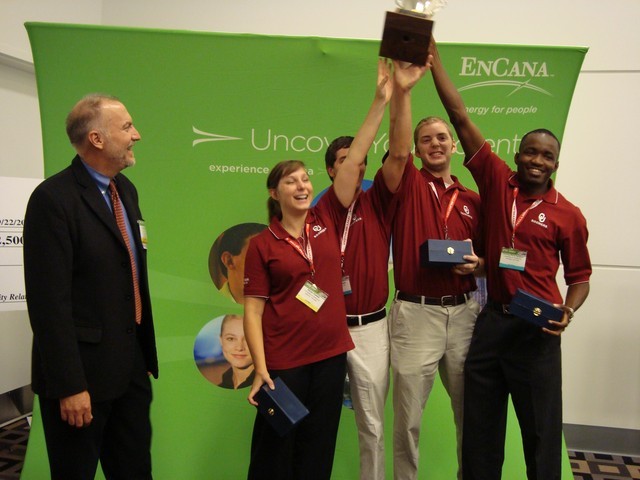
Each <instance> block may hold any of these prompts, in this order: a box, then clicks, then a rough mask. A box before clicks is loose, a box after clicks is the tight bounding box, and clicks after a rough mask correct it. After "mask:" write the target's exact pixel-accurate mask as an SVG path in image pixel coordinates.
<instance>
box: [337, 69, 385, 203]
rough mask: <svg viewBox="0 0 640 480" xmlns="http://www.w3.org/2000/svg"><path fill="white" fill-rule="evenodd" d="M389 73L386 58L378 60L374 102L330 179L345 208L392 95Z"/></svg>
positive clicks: (355, 187) (353, 191)
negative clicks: (342, 161)
mask: <svg viewBox="0 0 640 480" xmlns="http://www.w3.org/2000/svg"><path fill="white" fill-rule="evenodd" d="M390 76H391V73H390V71H389V65H388V63H387V61H386V60H383V59H380V60H378V80H377V83H376V93H375V96H374V98H373V102H372V104H371V107H370V108H369V112H368V113H367V116H366V118H365V119H364V122H363V124H362V126H361V127H360V129H359V130H358V133H356V135H355V137H354V138H353V142H352V143H351V146H350V147H349V153H348V154H347V158H346V159H345V160H344V163H343V164H342V166H341V167H340V169H339V170H338V172H337V173H336V178H335V180H334V181H333V185H334V189H335V192H336V196H337V197H338V200H340V203H342V205H343V206H344V207H348V206H349V205H351V202H352V201H353V199H354V196H355V193H356V189H357V186H358V180H359V178H360V172H361V171H362V170H364V160H365V157H366V156H367V152H368V151H369V148H371V145H372V144H373V142H374V140H375V138H376V135H377V134H378V129H379V128H380V124H381V123H382V117H383V116H384V111H385V109H386V108H387V104H388V103H389V99H390V98H391V92H392V89H393V83H392V82H391V81H390Z"/></svg>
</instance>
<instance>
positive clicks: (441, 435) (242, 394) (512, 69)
mask: <svg viewBox="0 0 640 480" xmlns="http://www.w3.org/2000/svg"><path fill="white" fill-rule="evenodd" d="M27 30H28V32H29V37H30V40H31V44H32V49H33V57H34V62H35V68H36V77H37V84H38V94H39V99H40V112H41V118H42V135H43V147H44V156H45V173H46V175H47V176H49V175H51V174H53V173H55V172H57V171H59V170H61V169H62V168H64V167H66V166H67V165H68V164H69V162H70V160H71V158H72V156H73V155H74V152H73V150H72V148H71V146H70V145H69V142H68V140H67V137H66V135H65V132H64V120H65V117H66V115H67V113H68V112H69V110H70V109H71V107H72V106H73V105H74V104H75V102H76V101H77V100H78V99H79V98H80V97H82V96H83V95H85V94H87V93H90V92H105V93H110V94H113V95H116V96H118V97H119V98H120V99H121V100H122V101H123V102H124V104H125V105H126V106H127V108H128V110H129V112H130V113H131V115H132V117H133V119H134V122H135V125H136V127H137V129H138V130H139V131H140V133H141V135H142V141H141V142H140V143H139V144H138V145H137V146H136V158H137V165H136V166H135V167H134V168H132V169H130V170H127V171H126V172H125V174H126V175H127V176H128V177H129V178H131V179H132V180H133V182H134V183H135V184H136V186H137V187H138V190H139V193H140V199H141V202H140V203H141V208H142V212H143V215H144V217H145V221H146V226H147V233H148V245H149V250H148V258H149V265H150V272H149V274H150V283H151V294H152V300H153V307H154V317H155V323H156V332H157V338H158V353H159V360H160V379H159V380H158V381H154V382H153V387H154V402H153V405H152V422H153V428H154V430H153V432H154V436H153V447H152V448H153V462H154V464H153V467H154V476H155V478H157V479H160V480H161V479H171V480H174V479H201V478H216V479H231V480H235V479H239V478H244V477H245V476H246V471H247V466H248V462H249V447H250V439H251V430H252V425H253V419H254V415H255V410H254V408H253V407H251V406H250V405H249V404H248V402H247V401H246V396H247V394H248V389H246V388H240V389H234V388H233V385H231V386H229V385H223V386H220V385H219V384H220V383H223V374H224V373H225V372H226V371H227V370H228V369H229V368H230V364H229V363H228V362H227V361H226V360H225V357H224V351H223V350H224V348H223V346H224V345H223V341H221V339H220V337H221V335H220V326H221V324H222V321H223V319H224V318H225V317H228V318H230V319H233V318H234V316H235V315H242V305H241V304H240V303H241V302H242V295H241V293H238V290H237V278H238V277H237V275H238V273H240V274H241V271H240V272H238V268H241V266H242V259H243V257H242V252H241V249H242V242H243V240H244V239H245V238H246V235H250V234H251V233H250V232H251V231H252V227H251V225H255V224H266V223H267V218H266V217H267V214H266V208H265V207H266V199H267V191H266V187H265V183H266V177H267V174H268V171H269V168H270V167H272V166H273V165H274V164H275V163H276V162H278V161H280V160H283V159H291V158H295V159H301V160H303V161H305V162H306V164H307V166H308V167H309V168H310V169H311V172H310V173H311V179H312V182H313V184H314V187H315V190H316V192H320V191H321V190H322V189H324V188H326V187H327V186H328V185H329V178H328V176H327V174H326V172H325V170H324V151H325V149H326V147H327V145H328V143H329V142H330V141H331V140H332V139H333V138H335V137H336V136H339V135H348V134H349V135H353V134H355V132H356V131H357V129H358V127H359V126H360V123H361V121H362V120H363V119H364V116H365V114H366V112H367V110H368V108H369V105H370V103H371V100H372V98H373V93H374V86H375V78H376V59H377V52H378V47H379V42H376V41H369V40H345V39H329V38H310V37H309V38H306V37H305V38H302V37H276V36H257V35H232V34H215V33H199V32H185V31H165V30H151V29H130V28H113V27H95V26H80V25H61V24H44V23H28V24H27ZM440 52H441V56H442V58H443V61H444V63H445V66H446V68H447V69H448V71H449V73H450V74H451V76H452V78H453V80H454V82H455V83H456V85H457V86H458V87H459V88H460V90H461V92H462V95H463V96H464V99H465V102H466V104H467V105H468V108H469V111H470V113H471V115H472V118H473V119H474V121H476V122H477V124H478V125H479V126H480V127H481V128H482V130H483V133H484V134H485V136H486V137H487V138H489V139H490V140H491V141H492V142H494V144H495V146H496V149H497V151H498V152H499V153H500V155H501V156H503V158H505V159H512V158H513V154H514V151H515V149H516V148H517V143H518V142H519V139H520V138H521V136H522V135H523V134H524V133H525V132H526V131H528V130H531V129H533V128H538V127H545V128H549V129H551V130H553V131H554V132H555V133H556V134H557V135H558V137H560V138H561V137H562V133H563V131H564V125H565V121H566V117H567V113H568V110H569V105H570V102H571V97H572V94H573V90H574V87H575V82H576V79H577V77H578V73H579V70H580V66H581V64H582V60H583V58H584V55H585V53H586V49H585V48H569V47H529V46H526V47H523V46H509V45H506V46H505V45H467V44H465V45H462V44H459V45H457V44H443V45H440ZM413 112H414V114H413V115H414V123H415V122H416V121H417V120H418V119H419V118H421V117H423V116H427V115H433V114H435V115H444V110H443V109H442V107H441V106H440V103H439V101H438V99H437V96H436V94H435V90H434V87H433V82H432V81H431V79H430V77H429V74H427V78H426V79H425V80H423V81H422V83H421V84H420V85H419V86H417V87H416V88H415V89H414V93H413ZM387 125H388V122H387V121H386V120H385V122H384V123H383V127H382V128H381V131H380V132H379V134H378V137H377V138H376V142H375V143H374V145H373V146H372V148H371V151H370V152H369V165H370V166H369V171H368V173H367V178H369V179H371V178H373V176H374V174H375V170H376V166H377V165H379V162H380V160H381V157H382V155H383V153H384V152H385V150H386V148H387V141H388V135H387V132H386V128H387V127H386V126H387ZM453 163H454V165H453V170H454V173H455V174H456V175H458V176H459V177H460V178H461V180H462V181H463V183H466V184H467V185H469V186H471V187H474V188H475V185H474V183H473V180H472V179H471V177H470V175H469V174H468V173H467V172H466V171H465V169H464V168H462V166H461V164H462V157H461V156H455V157H454V160H453ZM247 232H249V233H247ZM243 235H245V237H243ZM239 278H241V276H240V277H239ZM53 320H55V319H52V321H53ZM392 421H393V414H392V408H391V395H390V396H389V400H388V406H387V430H386V433H387V459H388V462H387V472H388V476H389V477H391V472H392V470H391V467H392V456H391V451H392V448H391V445H392V442H391V439H392V435H391V426H392ZM423 423H424V426H423V430H422V436H421V459H420V470H419V475H420V477H421V478H422V477H425V478H427V477H428V478H433V479H447V480H449V479H451V478H455V471H456V459H455V432H454V427H453V420H452V414H451V410H450V407H449V401H448V398H447V396H446V394H445V393H444V389H443V388H442V386H441V385H440V384H438V385H437V387H436V388H434V391H433V393H432V394H431V398H430V400H429V403H428V405H427V409H426V411H425V415H424V422H423ZM506 455H507V460H506V462H505V475H506V477H508V478H523V476H524V462H523V459H522V449H521V447H520V439H519V430H518V427H517V422H516V419H515V416H513V415H512V416H511V419H510V422H509V432H508V439H507V452H506ZM564 471H565V473H564V475H565V478H567V479H570V478H572V476H571V470H570V467H569V464H568V459H566V460H565V468H564ZM47 475H48V464H47V460H46V451H45V447H44V439H43V434H42V426H41V422H40V420H39V418H38V413H37V411H36V412H35V415H34V423H33V430H32V434H31V438H30V441H29V448H28V451H27V460H26V464H25V468H24V471H23V476H22V478H24V479H27V480H29V479H41V478H46V477H47ZM333 478H334V479H345V480H351V479H354V478H358V446H357V432H356V427H355V421H354V418H353V412H352V411H351V410H349V409H346V408H345V409H344V411H343V416H342V421H341V425H340V432H339V438H338V446H337V451H336V459H335V465H334V474H333Z"/></svg>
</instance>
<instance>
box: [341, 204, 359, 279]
mask: <svg viewBox="0 0 640 480" xmlns="http://www.w3.org/2000/svg"><path fill="white" fill-rule="evenodd" d="M355 205H356V202H355V201H354V202H353V203H352V204H351V205H350V206H349V210H348V211H347V219H346V220H345V222H344V229H343V230H342V239H341V240H340V269H341V270H342V273H344V252H345V251H346V250H347V240H348V239H349V229H350V228H351V219H352V218H353V208H354V207H355Z"/></svg>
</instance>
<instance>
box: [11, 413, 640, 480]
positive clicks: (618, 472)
mask: <svg viewBox="0 0 640 480" xmlns="http://www.w3.org/2000/svg"><path fill="white" fill-rule="evenodd" d="M29 428H30V425H29V421H28V418H21V419H19V420H16V421H14V422H11V423H9V424H7V425H5V426H3V427H2V428H0V480H18V479H19V478H20V471H21V470H22V465H23V463H24V455H25V452H26V450H27V440H28V439H29ZM569 458H570V460H571V469H572V471H573V475H574V479H575V480H636V479H637V480H640V458H638V457H628V456H622V455H609V454H603V453H589V452H574V451H569Z"/></svg>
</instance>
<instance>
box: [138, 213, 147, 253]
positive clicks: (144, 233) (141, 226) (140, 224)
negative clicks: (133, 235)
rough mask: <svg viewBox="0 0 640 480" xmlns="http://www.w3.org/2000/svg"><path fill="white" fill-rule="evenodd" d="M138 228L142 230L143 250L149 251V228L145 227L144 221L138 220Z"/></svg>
mask: <svg viewBox="0 0 640 480" xmlns="http://www.w3.org/2000/svg"><path fill="white" fill-rule="evenodd" d="M138 228H139V229H140V239H141V240H142V248H144V249H145V250H146V249H147V227H145V226H144V220H138Z"/></svg>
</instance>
